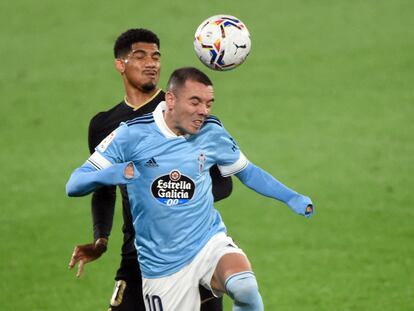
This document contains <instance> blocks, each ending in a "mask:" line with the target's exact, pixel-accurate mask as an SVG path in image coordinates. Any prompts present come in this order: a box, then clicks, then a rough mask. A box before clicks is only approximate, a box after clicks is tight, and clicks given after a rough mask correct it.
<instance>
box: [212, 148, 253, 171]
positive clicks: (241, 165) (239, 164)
mask: <svg viewBox="0 0 414 311" xmlns="http://www.w3.org/2000/svg"><path fill="white" fill-rule="evenodd" d="M248 164H249V160H247V158H246V157H245V155H244V154H243V153H242V152H240V157H239V159H238V160H237V161H236V162H234V163H233V164H230V165H217V166H218V168H219V170H220V173H221V175H222V176H223V177H228V176H231V175H234V174H237V173H238V172H240V171H242V170H244V169H245V168H246V167H247V165H248Z"/></svg>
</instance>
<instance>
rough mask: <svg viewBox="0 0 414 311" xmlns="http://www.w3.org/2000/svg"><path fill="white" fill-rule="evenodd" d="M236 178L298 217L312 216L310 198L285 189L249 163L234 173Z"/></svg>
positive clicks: (271, 177)
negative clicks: (286, 206) (274, 200)
mask: <svg viewBox="0 0 414 311" xmlns="http://www.w3.org/2000/svg"><path fill="white" fill-rule="evenodd" d="M236 176H237V178H238V179H240V181H241V182H242V183H243V184H244V185H246V186H247V187H249V188H251V189H253V190H254V191H256V192H257V193H260V194H261V195H264V196H267V197H270V198H273V199H276V200H279V201H282V202H283V203H285V204H287V205H288V206H289V207H290V208H291V209H292V210H293V211H294V212H295V213H297V214H299V215H303V216H305V217H310V216H311V215H312V214H313V204H312V201H311V199H310V198H308V197H307V196H304V195H301V194H299V193H297V192H296V191H294V190H292V189H290V188H288V187H286V186H285V185H284V184H282V183H281V182H280V181H278V180H277V179H276V178H274V177H273V176H272V175H270V174H269V173H267V172H266V171H264V170H263V169H261V168H260V167H257V166H256V165H254V164H252V163H250V162H249V163H248V164H247V165H246V167H245V168H244V169H243V170H241V171H239V172H238V173H236Z"/></svg>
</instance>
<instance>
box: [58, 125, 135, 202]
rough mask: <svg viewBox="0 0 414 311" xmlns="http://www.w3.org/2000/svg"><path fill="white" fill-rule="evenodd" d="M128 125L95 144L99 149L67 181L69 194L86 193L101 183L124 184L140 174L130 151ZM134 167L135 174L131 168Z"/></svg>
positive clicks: (109, 184)
mask: <svg viewBox="0 0 414 311" xmlns="http://www.w3.org/2000/svg"><path fill="white" fill-rule="evenodd" d="M128 135H129V131H128V126H127V125H125V124H124V125H122V126H120V127H119V128H118V129H116V130H115V131H114V132H112V133H111V134H110V135H108V137H107V138H105V139H104V140H103V141H102V142H101V143H100V144H99V145H98V147H96V151H95V152H94V153H93V154H92V155H91V156H90V157H89V159H88V160H87V161H86V162H85V163H84V164H83V165H82V166H81V167H79V168H77V169H76V170H75V171H74V172H73V173H72V175H71V176H70V178H69V181H68V183H67V184H66V193H67V194H68V196H84V195H87V194H89V193H91V192H92V191H94V190H96V189H97V188H99V187H102V186H114V185H124V184H127V183H129V182H131V180H132V178H137V177H138V175H139V174H138V172H135V173H134V171H135V169H134V165H133V164H132V162H130V161H128V160H126V159H127V153H128ZM131 170H132V176H130V175H129V172H130V171H131Z"/></svg>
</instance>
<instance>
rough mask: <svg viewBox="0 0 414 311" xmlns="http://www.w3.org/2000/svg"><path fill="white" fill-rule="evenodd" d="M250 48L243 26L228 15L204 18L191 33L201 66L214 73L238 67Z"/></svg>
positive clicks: (246, 32)
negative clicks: (193, 35)
mask: <svg viewBox="0 0 414 311" xmlns="http://www.w3.org/2000/svg"><path fill="white" fill-rule="evenodd" d="M250 47H251V42H250V34H249V31H248V30H247V27H246V25H244V24H243V22H242V21H241V20H239V19H238V18H236V17H234V16H231V15H215V16H212V17H210V18H207V19H206V20H205V21H203V22H202V23H201V24H200V26H198V28H197V30H196V32H195V38H194V49H195V52H196V54H197V56H198V58H199V59H200V60H201V62H202V63H203V64H204V65H206V66H207V67H209V68H211V69H214V70H220V71H221V70H230V69H233V68H235V67H237V66H239V65H240V64H242V63H243V62H244V61H245V59H246V57H247V56H248V55H249V53H250Z"/></svg>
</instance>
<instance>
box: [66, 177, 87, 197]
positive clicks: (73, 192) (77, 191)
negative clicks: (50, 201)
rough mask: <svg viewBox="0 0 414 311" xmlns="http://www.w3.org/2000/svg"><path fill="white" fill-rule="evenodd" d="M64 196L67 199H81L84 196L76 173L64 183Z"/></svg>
mask: <svg viewBox="0 0 414 311" xmlns="http://www.w3.org/2000/svg"><path fill="white" fill-rule="evenodd" d="M66 194H67V195H68V196H69V197H81V196H84V195H85V194H87V193H85V189H84V187H82V185H81V183H80V179H79V176H77V175H76V173H74V174H72V175H71V176H70V178H69V180H68V182H67V183H66Z"/></svg>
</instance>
